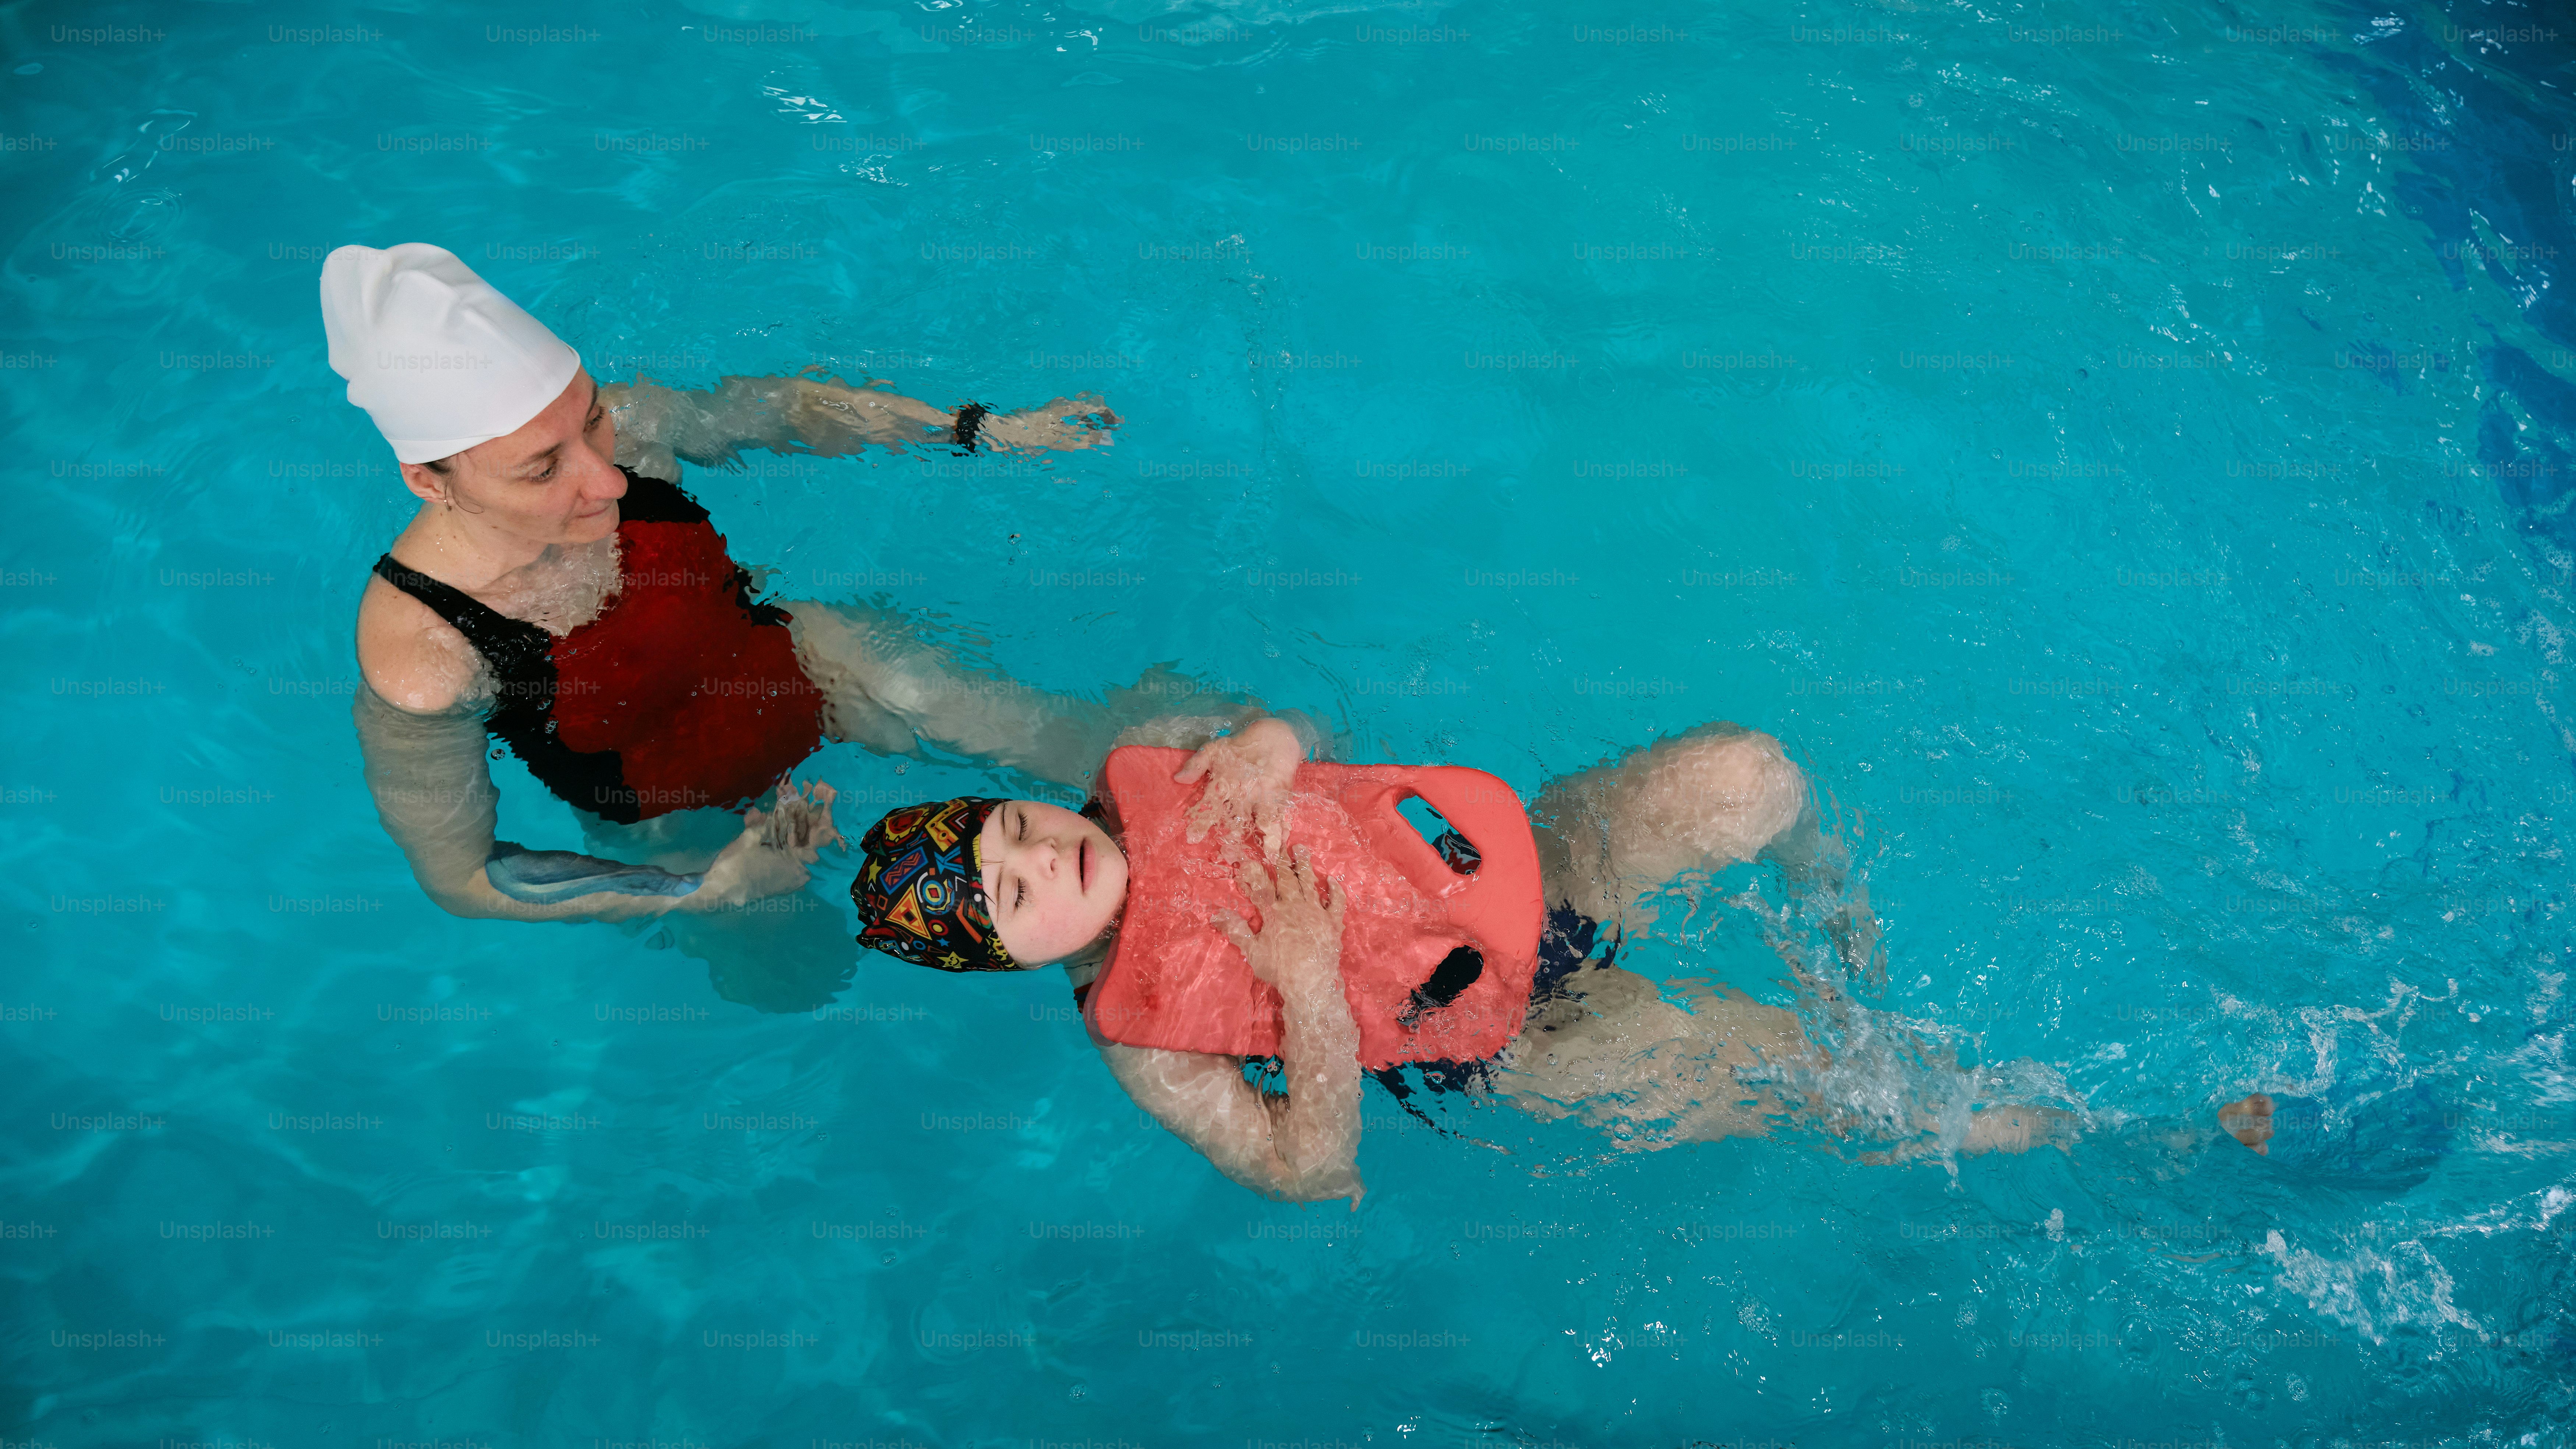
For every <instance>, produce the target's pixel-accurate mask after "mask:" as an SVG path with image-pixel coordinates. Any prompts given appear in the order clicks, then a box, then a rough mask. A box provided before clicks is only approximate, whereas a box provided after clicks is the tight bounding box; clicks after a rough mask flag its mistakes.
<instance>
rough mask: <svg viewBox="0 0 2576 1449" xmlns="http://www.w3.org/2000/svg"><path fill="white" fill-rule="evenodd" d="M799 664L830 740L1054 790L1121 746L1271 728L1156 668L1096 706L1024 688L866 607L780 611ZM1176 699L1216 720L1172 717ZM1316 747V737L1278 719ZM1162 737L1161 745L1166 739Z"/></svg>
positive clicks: (914, 623)
mask: <svg viewBox="0 0 2576 1449" xmlns="http://www.w3.org/2000/svg"><path fill="white" fill-rule="evenodd" d="M786 607H787V610H788V613H789V614H790V616H791V618H790V621H789V625H788V627H789V628H790V629H791V630H793V631H794V633H795V636H796V659H797V663H798V665H799V666H800V667H801V668H803V669H804V671H805V676H806V678H808V679H811V680H812V681H813V682H814V685H815V687H816V688H818V689H820V690H822V691H823V696H824V700H825V705H824V715H823V723H824V728H825V730H826V732H827V733H829V734H830V735H831V736H832V738H834V739H838V740H847V741H849V742H850V743H852V744H856V745H860V746H863V747H865V748H867V749H870V750H874V751H876V752H877V753H879V754H887V755H913V756H920V755H923V754H925V753H926V751H927V750H928V749H931V748H936V749H939V750H942V751H945V752H948V753H950V754H955V755H961V756H965V757H967V758H969V759H972V760H976V761H978V762H981V763H985V764H989V765H996V766H999V767H1001V768H1003V769H1007V770H1017V771H1020V772H1021V773H1023V774H1026V775H1029V776H1032V777H1034V778H1035V779H1038V780H1043V781H1047V782H1049V783H1052V784H1058V785H1071V786H1076V787H1082V786H1087V785H1088V784H1089V783H1090V780H1091V776H1092V773H1093V771H1094V770H1095V769H1097V768H1098V766H1099V764H1100V761H1101V760H1102V759H1103V758H1104V757H1106V756H1107V755H1108V753H1109V751H1110V750H1111V749H1113V748H1115V747H1116V746H1118V745H1125V744H1142V743H1154V744H1163V743H1173V744H1179V743H1182V742H1183V741H1184V740H1186V741H1187V744H1188V745H1189V747H1191V748H1196V747H1197V746H1199V745H1201V744H1204V743H1206V742H1207V740H1208V738H1210V737H1211V736H1213V735H1215V734H1217V733H1218V732H1219V731H1221V730H1224V729H1227V728H1235V729H1241V728H1243V727H1244V726H1246V725H1248V724H1250V723H1251V722H1253V721H1256V720H1260V719H1263V718H1269V717H1272V716H1269V715H1268V714H1267V712H1266V711H1264V710H1263V709H1261V708H1260V706H1259V705H1258V704H1257V703H1256V702H1253V701H1250V700H1247V699H1244V698H1242V697H1240V696H1238V695H1235V694H1232V693H1229V692H1227V691H1224V690H1221V689H1217V688H1214V687H1211V686H1210V685H1208V684H1207V683H1206V682H1204V681H1201V680H1197V679H1193V678H1191V677H1189V676H1187V675H1183V674H1179V673H1175V672H1173V671H1171V670H1169V669H1167V668H1164V667H1161V666H1157V667H1155V668H1153V669H1149V670H1147V671H1145V673H1144V674H1143V675H1141V676H1140V677H1139V678H1138V679H1137V681H1136V682H1135V683H1134V684H1133V685H1130V686H1127V687H1124V688H1116V689H1111V690H1109V691H1108V692H1107V698H1106V699H1102V700H1090V699H1084V698H1082V697H1081V696H1079V695H1072V694H1057V693H1052V692H1049V691H1047V690H1043V689H1039V688H1037V687H1036V686H1034V685H1029V684H1023V683H1021V682H1020V681H1018V680H1015V679H1013V678H1011V677H1010V676H1009V675H1007V674H1005V673H1003V672H1002V671H1001V670H999V669H996V668H994V667H992V666H991V665H989V664H985V663H982V662H980V661H974V660H970V659H968V658H965V657H963V656H962V655H961V654H960V653H959V651H957V650H955V649H952V648H950V647H948V646H945V645H942V644H938V643H934V642H932V641H931V640H929V639H928V638H926V637H925V635H926V633H927V629H926V626H925V625H924V623H923V621H922V620H921V619H919V618H917V617H915V616H913V615H910V614H906V613H903V612H900V611H898V610H894V609H885V608H878V607H875V606H872V605H866V604H827V603H822V602H819V601H815V600H800V601H797V602H795V603H791V604H789V605H787V606H786ZM1177 698H1186V699H1188V700H1190V701H1191V702H1192V704H1193V707H1195V708H1199V709H1203V710H1213V709H1225V710H1227V711H1228V712H1227V713H1225V714H1215V713H1206V714H1193V715H1187V716H1180V715H1174V714H1173V713H1172V705H1173V701H1174V700H1175V699H1177ZM1278 718H1280V719H1281V720H1282V722H1283V723H1285V724H1287V725H1288V726H1289V728H1290V729H1291V730H1293V731H1295V732H1296V735H1297V740H1298V743H1299V746H1300V747H1301V748H1304V749H1309V750H1311V749H1313V748H1314V747H1315V745H1316V743H1317V742H1318V741H1319V739H1320V736H1319V735H1318V733H1317V731H1316V729H1315V727H1314V726H1313V725H1312V724H1311V723H1309V722H1307V721H1305V720H1304V719H1302V718H1301V717H1298V716H1295V715H1287V716H1278ZM1167 737H1168V738H1167Z"/></svg>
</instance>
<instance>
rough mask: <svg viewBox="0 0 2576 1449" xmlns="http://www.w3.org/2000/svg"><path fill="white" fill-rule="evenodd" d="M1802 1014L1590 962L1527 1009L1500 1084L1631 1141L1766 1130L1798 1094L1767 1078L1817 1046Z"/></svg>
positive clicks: (1510, 1096)
mask: <svg viewBox="0 0 2576 1449" xmlns="http://www.w3.org/2000/svg"><path fill="white" fill-rule="evenodd" d="M1814 1051H1815V1048H1814V1046H1813V1044H1812V1043H1810V1042H1809V1041H1808V1040H1807V1037H1806V1034H1805V1032H1804V1031H1803V1030H1802V1029H1801V1027H1800V1025H1799V1022H1798V1018H1797V1017H1796V1015H1795V1014H1793V1013H1791V1012H1788V1011H1784V1010H1782V1009H1780V1008H1779V1007H1776V1006H1765V1005H1763V1004H1762V1003H1760V1002H1757V1001H1755V1000H1753V999H1752V998H1750V997H1748V996H1745V995H1744V994H1743V993H1741V992H1727V991H1724V990H1718V991H1713V992H1710V993H1708V994H1706V995H1703V996H1697V997H1694V998H1692V1000H1691V1003H1690V1006H1689V1008H1688V1009H1684V1008H1683V1007H1680V1006H1676V1005H1674V1004H1673V1003H1671V1002H1669V1001H1666V1000H1664V999H1663V995H1662V993H1661V991H1660V990H1658V989H1657V987H1656V985H1655V983H1654V982H1652V981H1650V980H1648V979H1646V978H1645V977H1643V976H1640V975H1638V974H1637V973H1636V972H1634V971H1627V970H1622V969H1621V968H1619V967H1616V966H1602V965H1594V966H1592V967H1590V968H1588V969H1586V970H1583V971H1578V972H1576V973H1575V974H1574V975H1572V976H1570V977H1568V978H1566V981H1565V994H1564V995H1562V996H1559V997H1556V998H1553V999H1551V1000H1549V1001H1546V1002H1544V1003H1541V1004H1540V1005H1539V1006H1537V1007H1536V1008H1534V1009H1533V1010H1532V1011H1531V1013H1530V1018H1529V1021H1528V1022H1527V1024H1525V1025H1524V1026H1523V1027H1522V1029H1521V1034H1520V1036H1519V1038H1518V1039H1516V1040H1515V1041H1514V1042H1513V1043H1512V1044H1511V1045H1510V1046H1509V1047H1507V1048H1505V1049H1504V1051H1503V1053H1502V1055H1501V1056H1499V1057H1498V1058H1496V1059H1495V1066H1496V1068H1497V1070H1496V1072H1495V1073H1494V1075H1493V1077H1492V1084H1493V1088H1494V1090H1495V1091H1496V1093H1498V1094H1499V1095H1501V1096H1502V1097H1504V1098H1505V1099H1506V1100H1508V1101H1510V1102H1511V1103H1512V1104H1513V1105H1514V1106H1517V1107H1519V1108H1521V1109H1522V1110H1523V1111H1526V1112H1528V1113H1530V1114H1531V1115H1533V1116H1535V1117H1537V1118H1539V1119H1540V1120H1542V1121H1555V1120H1558V1119H1560V1118H1564V1117H1577V1118H1580V1119H1581V1120H1582V1121H1583V1122H1584V1123H1586V1124H1587V1125H1589V1126H1592V1127H1594V1128H1598V1129H1600V1130H1602V1131H1604V1132H1606V1133H1608V1134H1609V1135H1610V1137H1611V1138H1612V1139H1613V1140H1614V1141H1616V1142H1617V1143H1618V1145H1619V1146H1620V1147H1621V1148H1623V1149H1626V1150H1629V1151H1651V1150H1653V1149H1656V1148H1662V1147H1671V1146H1674V1145H1676V1144H1678V1143H1682V1142H1702V1141H1713V1140H1715V1139H1717V1138H1720V1137H1761V1136H1765V1135H1768V1134H1769V1132H1770V1131H1771V1124H1772V1123H1773V1122H1774V1121H1775V1120H1777V1119H1779V1118H1782V1117H1784V1116H1786V1115H1788V1114H1789V1113H1790V1112H1792V1111H1793V1110H1794V1109H1795V1107H1796V1103H1795V1102H1794V1100H1792V1099H1791V1098H1789V1097H1786V1096H1784V1095H1783V1094H1782V1093H1781V1092H1780V1091H1779V1089H1778V1088H1777V1087H1776V1086H1774V1085H1773V1084H1772V1082H1771V1080H1770V1079H1771V1078H1774V1077H1776V1076H1779V1075H1782V1074H1784V1073H1785V1072H1787V1071H1789V1070H1792V1069H1793V1068H1794V1067H1795V1066H1796V1065H1797V1064H1800V1063H1802V1062H1804V1061H1806V1060H1807V1059H1808V1058H1809V1057H1810V1056H1812V1055H1813V1053H1814Z"/></svg>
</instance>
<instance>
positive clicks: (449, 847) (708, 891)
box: [355, 685, 837, 921]
mask: <svg viewBox="0 0 2576 1449" xmlns="http://www.w3.org/2000/svg"><path fill="white" fill-rule="evenodd" d="M355 715H356V719H357V725H358V751H359V754H360V756H361V757H362V758H363V759H364V761H365V764H366V777H367V789H368V790H369V792H370V793H372V794H373V795H374V796H375V800H376V818H377V819H379V820H381V821H382V822H383V823H384V827H385V833H386V834H387V835H390V836H392V837H393V840H394V844H395V845H397V846H399V847H401V849H402V853H403V857H404V858H405V859H406V860H408V861H409V862H410V863H411V871H412V878H413V879H415V880H417V881H419V882H420V888H421V890H422V891H423V892H424V893H425V894H427V895H428V897H429V898H430V899H431V900H433V901H435V902H437V903H438V906H439V908H440V909H442V910H444V911H446V912H448V913H449V914H450V915H456V916H464V917H468V918H470V919H480V920H514V921H620V920H625V919H627V918H629V917H633V916H658V915H661V914H663V913H664V912H668V911H681V912H690V913H694V912H700V911H709V910H715V909H718V908H721V907H724V906H733V905H740V904H742V903H744V902H745V901H750V900H757V899H759V898H761V897H763V896H769V895H776V894H778V893H780V892H783V891H791V890H794V889H796V888H797V887H799V886H801V885H803V884H804V883H805V881H806V880H807V878H808V872H807V871H806V869H805V867H806V866H807V865H809V864H811V863H812V861H813V859H814V854H815V851H816V850H817V849H818V848H819V847H820V846H822V845H824V844H828V843H830V842H831V841H832V840H833V839H835V838H837V837H836V836H835V835H834V833H833V831H832V825H831V809H830V806H831V791H830V788H829V787H828V786H826V787H821V788H820V789H819V790H818V792H817V797H816V798H808V797H806V796H804V795H802V794H798V793H794V792H788V791H781V792H780V795H779V802H778V804H779V808H778V810H777V811H776V812H775V813H769V812H763V811H759V810H754V811H751V812H749V813H748V814H747V815H745V816H744V830H743V833H742V834H741V835H739V836H737V837H735V839H734V840H733V841H732V842H731V843H730V844H728V845H727V846H726V847H725V848H724V850H723V852H722V853H721V854H719V855H717V857H716V858H715V860H714V861H713V862H712V863H710V864H709V865H708V867H707V868H706V869H705V870H703V871H700V872H697V873H696V874H693V875H685V876H675V875H672V874H671V873H669V872H668V871H663V870H658V869H656V868H654V867H652V866H645V865H626V864H623V863H620V862H617V861H609V860H601V859H599V858H597V857H595V856H584V855H575V854H572V853H570V852H566V851H529V850H524V849H522V848H521V847H519V846H516V845H511V844H507V843H505V842H501V841H498V840H496V839H495V838H494V830H495V827H496V825H497V823H498V820H499V810H498V804H499V800H500V792H499V791H498V790H497V789H495V788H494V787H493V784H492V771H491V767H490V766H489V765H488V764H487V763H486V758H487V756H486V750H487V749H488V747H489V745H490V737H489V735H488V734H486V732H485V730H484V727H483V717H482V715H481V713H480V712H479V711H477V710H475V709H472V708H469V707H463V706H458V707H453V708H450V709H447V710H444V711H440V712H436V713H416V712H414V711H411V710H406V709H402V708H399V707H397V706H395V705H393V704H391V703H389V702H388V701H386V700H385V699H384V698H383V697H382V696H380V695H378V694H377V693H376V692H375V690H374V689H373V688H372V687H367V686H363V685H362V686H361V687H360V688H359V690H358V698H357V704H356V709H355ZM591 881H599V882H603V883H613V885H612V888H605V889H589V890H584V889H582V887H583V885H585V884H587V883H588V882H591ZM574 892H578V893H577V894H576V893H574Z"/></svg>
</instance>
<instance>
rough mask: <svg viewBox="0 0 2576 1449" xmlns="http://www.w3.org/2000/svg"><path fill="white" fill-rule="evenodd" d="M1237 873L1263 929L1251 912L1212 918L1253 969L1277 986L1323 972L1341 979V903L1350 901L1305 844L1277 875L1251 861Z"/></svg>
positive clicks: (1253, 971)
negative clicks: (1325, 893) (1328, 895)
mask: <svg viewBox="0 0 2576 1449" xmlns="http://www.w3.org/2000/svg"><path fill="white" fill-rule="evenodd" d="M1238 879H1239V881H1240V883H1241V885H1242V886H1243V893H1244V895H1245V896H1246V897H1248V898H1249V899H1250V900H1251V901H1252V904H1253V907H1254V909H1256V910H1258V911H1260V912H1261V930H1260V931H1259V932H1258V933H1255V932H1254V931H1253V929H1252V922H1251V920H1250V918H1249V917H1245V916H1238V915H1221V916H1217V917H1216V918H1215V919H1214V921H1213V924H1214V925H1215V926H1216V928H1217V929H1218V930H1220V931H1223V932H1224V933H1225V938H1226V939H1227V940H1229V941H1232V942H1233V943H1234V945H1235V949H1237V950H1239V951H1241V952H1242V953H1243V959H1244V960H1246V961H1248V962H1250V963H1252V974H1253V975H1255V976H1258V977H1260V978H1261V979H1262V980H1263V981H1265V982H1267V983H1268V984H1270V985H1271V986H1274V987H1276V986H1283V985H1294V984H1298V983H1301V982H1304V981H1307V980H1310V979H1313V977H1314V976H1315V975H1316V974H1317V973H1319V972H1320V973H1325V974H1327V975H1329V976H1331V977H1332V979H1334V980H1335V981H1338V980H1339V979H1340V978H1339V968H1340V966H1341V964H1342V908H1343V906H1344V905H1345V904H1347V898H1346V897H1344V895H1343V894H1342V887H1341V883H1340V882H1339V881H1335V880H1329V879H1325V878H1324V877H1323V876H1322V874H1321V873H1320V872H1318V871H1317V870H1316V869H1315V862H1314V859H1313V857H1311V856H1309V855H1308V854H1307V853H1306V848H1305V847H1304V846H1299V847H1298V848H1297V852H1296V858H1295V859H1293V860H1291V861H1289V862H1287V863H1285V864H1283V865H1281V866H1280V867H1279V875H1278V878H1277V879H1276V880H1274V879H1272V877H1271V874H1270V872H1269V871H1268V870H1266V869H1264V868H1263V867H1261V866H1260V865H1257V864H1255V863H1253V862H1251V861H1245V862H1244V864H1243V870H1242V872H1241V874H1240V876H1239V877H1238ZM1319 882H1320V883H1321V884H1322V885H1323V887H1324V888H1325V889H1328V890H1330V891H1331V892H1332V902H1331V904H1329V905H1328V904H1325V903H1324V901H1323V900H1322V898H1321V897H1320V896H1319V895H1318V894H1317V891H1316V886H1317V884H1318V883H1319Z"/></svg>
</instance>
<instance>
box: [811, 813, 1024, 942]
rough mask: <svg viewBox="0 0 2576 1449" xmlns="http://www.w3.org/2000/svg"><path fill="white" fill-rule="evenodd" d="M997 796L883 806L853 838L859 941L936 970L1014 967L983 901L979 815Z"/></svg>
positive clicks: (853, 896)
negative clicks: (856, 860) (857, 861)
mask: <svg viewBox="0 0 2576 1449" xmlns="http://www.w3.org/2000/svg"><path fill="white" fill-rule="evenodd" d="M1001 803H1002V802H1001V801H999V800H988V799H985V798H983V797H981V796H977V795H961V796H959V797H958V798H956V799H954V800H934V801H931V802H929V803H927V804H922V805H906V806H904V807H903V808H902V809H900V810H890V811H887V812H886V817H885V818H884V819H883V820H880V821H878V822H877V823H876V824H874V825H872V826H869V827H868V833H867V834H866V835H864V836H861V837H860V838H859V854H860V855H861V857H862V858H863V859H864V861H865V863H864V864H862V865H861V866H860V867H859V878H858V879H857V880H854V881H852V882H850V899H851V900H853V901H856V902H857V903H858V906H859V920H860V921H861V922H862V923H863V924H862V928H861V930H860V931H859V944H860V945H862V946H873V947H875V948H876V949H878V950H880V951H883V952H885V953H886V954H887V955H889V956H900V957H902V958H903V959H904V960H906V961H909V962H911V963H912V964H914V965H916V966H931V967H936V968H937V969H939V970H941V971H1017V970H1019V969H1020V966H1019V963H1018V962H1016V961H1014V960H1012V959H1011V953H1010V952H1009V951H1006V950H1004V949H1003V948H1002V938H1001V937H1000V936H998V935H996V934H994V931H993V907H992V903H991V902H989V901H987V900H985V899H984V851H983V848H982V846H981V845H980V844H979V840H980V837H981V836H982V835H983V833H984V817H985V816H987V815H990V814H992V813H993V807H995V806H997V805H999V804H1001Z"/></svg>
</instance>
